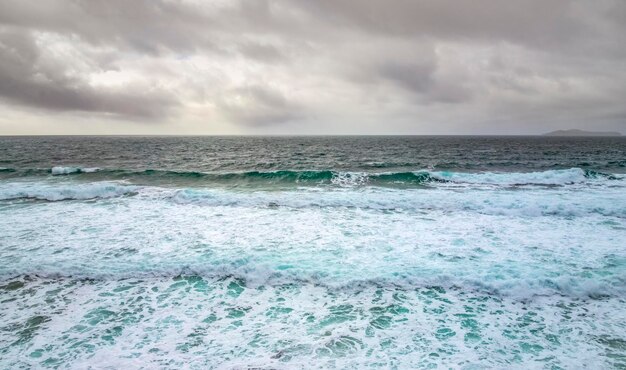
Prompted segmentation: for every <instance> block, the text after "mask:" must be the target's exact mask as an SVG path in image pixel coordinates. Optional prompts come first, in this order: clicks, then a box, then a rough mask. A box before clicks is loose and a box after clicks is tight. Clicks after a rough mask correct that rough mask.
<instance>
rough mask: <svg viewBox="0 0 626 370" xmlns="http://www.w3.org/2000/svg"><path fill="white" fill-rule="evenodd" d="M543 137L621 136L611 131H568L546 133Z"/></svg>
mask: <svg viewBox="0 0 626 370" xmlns="http://www.w3.org/2000/svg"><path fill="white" fill-rule="evenodd" d="M543 136H622V134H620V133H619V132H613V131H584V130H577V129H569V130H556V131H552V132H548V133H546V134H543Z"/></svg>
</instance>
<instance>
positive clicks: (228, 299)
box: [0, 136, 626, 369]
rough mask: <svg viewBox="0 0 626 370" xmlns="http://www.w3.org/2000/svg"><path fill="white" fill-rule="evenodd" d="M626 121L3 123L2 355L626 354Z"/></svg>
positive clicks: (356, 365) (550, 359)
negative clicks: (208, 130) (570, 126)
mask: <svg viewBox="0 0 626 370" xmlns="http://www.w3.org/2000/svg"><path fill="white" fill-rule="evenodd" d="M625 307H626V138H622V137H615V138H558V137H490V136H483V137H479V136H477V137H453V136H448V137H445V136H441V137H426V136H417V137H407V136H397V137H394V136H384V137H375V136H371V137H0V368H6V369H9V368H10V369H18V368H71V369H109V368H111V369H113V368H124V369H134V368H145V369H152V368H173V369H204V368H217V369H232V368H236V369H248V368H261V369H270V368H272V369H273V368H277V369H297V368H352V369H364V368H381V369H407V368H412V369H420V368H428V369H430V368H440V369H448V368H453V369H489V368H494V369H504V368H507V369H511V368H513V369H514V368H523V369H571V368H594V369H600V368H602V369H605V368H622V369H624V368H626V308H625Z"/></svg>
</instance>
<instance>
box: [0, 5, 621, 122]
mask: <svg viewBox="0 0 626 370" xmlns="http://www.w3.org/2000/svg"><path fill="white" fill-rule="evenodd" d="M0 27H2V28H1V29H2V33H1V34H0V79H2V84H1V85H0V99H2V100H5V101H10V102H12V103H13V104H19V105H23V106H27V107H34V108H37V109H48V110H53V111H70V112H71V111H87V112H98V113H103V114H105V115H106V114H110V115H116V116H120V117H126V118H128V120H131V121H132V120H135V119H142V120H152V119H155V120H156V118H158V117H164V116H167V115H168V114H169V115H170V116H171V117H172V118H174V119H179V120H183V121H184V119H185V117H187V116H186V114H187V112H188V110H189V109H191V111H193V113H191V114H192V115H193V116H194V117H196V116H198V114H200V113H198V112H208V111H210V115H211V117H212V118H213V119H214V120H220V119H223V120H226V121H228V122H229V123H231V124H234V125H240V126H241V127H243V128H250V127H270V126H275V127H277V129H278V130H283V129H284V130H286V131H289V132H297V130H298V129H299V127H302V126H303V125H304V126H306V125H314V124H315V119H317V118H320V117H321V118H320V119H328V120H332V121H334V122H337V121H342V120H343V121H344V122H343V123H341V124H342V125H345V127H344V129H342V131H343V132H359V129H360V127H362V125H361V124H360V120H368V119H377V120H381V121H385V122H386V123H385V125H384V127H382V126H381V132H385V130H391V132H393V127H394V124H395V122H396V119H397V117H402V116H404V117H413V116H419V117H421V120H420V122H431V123H432V124H433V125H435V126H436V125H437V123H438V122H449V123H450V125H452V126H454V125H456V126H455V127H458V128H461V127H462V128H463V130H465V131H468V130H469V131H471V130H472V127H477V128H480V129H481V130H482V129H483V128H484V127H490V128H493V129H494V130H495V131H497V129H496V128H497V125H498V124H499V123H498V120H497V117H506V121H507V122H515V124H517V125H519V128H520V130H519V131H520V132H529V131H537V130H538V131H543V130H544V129H543V128H542V126H541V125H548V126H549V125H550V124H553V123H551V122H556V121H559V122H571V123H572V124H579V125H583V126H585V128H593V124H594V123H593V122H594V120H596V121H598V122H600V121H601V122H602V123H601V124H602V125H603V128H605V129H612V130H615V129H617V130H623V129H626V123H625V122H624V119H623V114H622V112H623V109H622V108H621V105H623V104H621V103H620V101H623V100H626V96H625V95H624V94H625V93H626V92H625V89H624V88H623V86H626V47H624V46H623V39H624V38H626V3H624V1H622V0H598V1H595V2H593V3H592V2H589V1H582V0H528V1H501V0H476V1H472V2H459V1H455V0H438V1H432V0H399V1H393V2H389V1H383V0H319V1H308V0H290V1H288V0H259V1H256V0H242V1H225V2H219V1H211V2H202V1H191V0H190V1H167V0H138V1H125V0H108V1H105V0H90V1H87V0H44V1H39V2H27V1H20V0H0ZM68 50H69V51H68ZM108 72H112V73H108ZM113 72H114V73H113ZM110 76H113V77H110ZM109 79H110V81H109ZM109 82H111V83H109ZM582 107H584V109H583V108H582ZM367 112H370V113H367ZM372 112H375V114H372ZM173 114H178V116H173ZM312 117H316V118H315V119H312ZM338 117H340V118H338ZM372 117H375V118H372ZM386 117H388V118H389V119H386ZM459 117H462V119H461V118H459ZM529 117H531V118H532V119H530V118H529ZM598 117H603V118H602V119H600V118H598ZM400 121H402V122H405V123H406V122H407V119H399V120H397V122H400ZM211 122H213V121H211ZM455 122H456V123H455ZM405 123H403V124H405ZM197 124H200V123H197ZM204 124H209V123H204ZM399 124H400V123H398V125H399ZM415 125H416V127H417V125H418V123H416V124H415ZM452 126H450V127H452ZM398 127H399V126H398ZM403 127H405V126H403ZM200 128H201V127H200ZM314 131H315V129H314V128H311V129H309V130H308V131H307V132H314ZM425 131H427V130H425Z"/></svg>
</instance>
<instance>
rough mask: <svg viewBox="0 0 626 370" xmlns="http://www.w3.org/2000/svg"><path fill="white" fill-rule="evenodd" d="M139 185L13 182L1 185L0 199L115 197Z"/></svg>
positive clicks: (58, 199)
mask: <svg viewBox="0 0 626 370" xmlns="http://www.w3.org/2000/svg"><path fill="white" fill-rule="evenodd" d="M137 189H138V187H137V186H132V185H121V184H117V183H111V182H94V183H87V184H75V183H66V184H49V183H40V182H35V183H29V182H13V183H3V184H1V185H0V200H10V199H22V198H24V199H39V200H48V201H60V200H72V199H75V200H86V199H96V198H113V197H118V196H122V195H126V194H130V193H133V192H135V191H137Z"/></svg>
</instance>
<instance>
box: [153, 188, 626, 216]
mask: <svg viewBox="0 0 626 370" xmlns="http://www.w3.org/2000/svg"><path fill="white" fill-rule="evenodd" d="M161 195H162V197H163V198H165V199H167V198H168V197H169V199H170V200H171V201H173V202H175V203H178V204H195V205H204V206H212V207H218V206H229V207H231V206H232V207H260V208H265V207H287V208H295V209H302V208H315V207H322V208H346V207H350V208H359V209H371V210H386V211H393V210H401V211H404V212H407V211H413V212H424V211H429V212H430V211H435V210H437V211H441V212H475V213H479V214H488V215H506V216H519V217H539V216H566V217H576V216H581V217H584V216H588V215H592V214H602V215H607V216H610V215H613V216H620V217H626V204H625V203H624V202H615V199H619V198H621V197H623V196H624V190H623V188H598V189H585V190H584V191H580V192H579V191H575V190H573V189H563V190H562V191H559V190H557V189H552V190H549V191H546V190H541V189H533V190H525V191H523V192H517V191H507V190H501V189H497V188H496V189H483V190H472V189H461V190H458V189H456V190H455V191H451V190H448V189H446V188H435V189H403V190H398V189H380V188H378V189H340V190H326V191H318V190H315V189H313V190H308V189H300V190H298V191H280V192H242V193H236V192H231V191H226V190H218V189H180V190H176V191H175V192H173V193H171V192H164V193H161Z"/></svg>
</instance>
